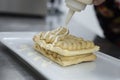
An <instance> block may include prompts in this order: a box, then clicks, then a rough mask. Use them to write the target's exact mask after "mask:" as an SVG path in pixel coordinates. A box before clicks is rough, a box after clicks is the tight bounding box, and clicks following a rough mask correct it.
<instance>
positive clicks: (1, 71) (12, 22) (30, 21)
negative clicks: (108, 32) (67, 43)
mask: <svg viewBox="0 0 120 80" xmlns="http://www.w3.org/2000/svg"><path fill="white" fill-rule="evenodd" d="M62 19H63V17H62V18H61V17H60V16H59V17H57V18H56V17H55V16H49V17H47V18H46V19H40V18H20V17H9V16H7V17H6V16H0V32H21V31H22V32H33V31H34V32H38V31H47V30H52V29H54V28H56V27H57V26H59V25H62V23H63V22H62ZM78 25H79V26H81V27H80V28H79V29H77V26H78ZM70 26H74V27H75V29H74V28H73V29H72V27H70V28H71V32H72V34H74V35H77V36H81V37H84V38H86V39H90V40H91V39H92V40H93V41H94V42H95V43H96V44H98V45H99V46H100V47H101V51H102V52H104V53H106V54H109V55H112V56H114V57H116V58H119V59H120V54H118V53H120V49H119V48H118V47H116V46H115V45H113V44H112V43H110V42H109V41H108V40H106V39H104V38H101V37H99V36H97V35H96V33H94V32H93V31H91V30H90V29H87V28H84V26H83V25H80V23H79V22H75V23H71V24H70ZM91 28H92V27H91ZM80 33H82V34H80ZM9 53H13V52H12V51H11V50H9V49H8V48H7V47H5V46H4V45H3V44H1V43H0V80H45V78H44V77H43V76H42V75H37V73H34V71H33V70H31V69H30V68H28V67H27V66H25V65H24V64H25V63H22V62H21V61H20V60H18V59H17V58H16V57H15V56H13V55H11V54H9Z"/></svg>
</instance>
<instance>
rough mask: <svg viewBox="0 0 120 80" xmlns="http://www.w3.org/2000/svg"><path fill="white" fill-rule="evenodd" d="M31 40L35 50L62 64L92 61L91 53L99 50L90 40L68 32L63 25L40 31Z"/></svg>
mask: <svg viewBox="0 0 120 80" xmlns="http://www.w3.org/2000/svg"><path fill="white" fill-rule="evenodd" d="M33 41H34V43H35V45H34V49H35V50H37V51H38V52H40V53H41V54H43V55H44V56H46V57H47V58H49V59H51V60H52V61H54V62H56V63H58V64H60V65H62V66H69V65H73V64H78V63H81V62H86V61H94V60H95V59H96V56H95V55H94V54H93V53H94V52H96V51H98V50H99V46H96V45H95V44H94V43H93V42H92V41H85V40H84V39H82V38H78V37H76V36H73V35H71V34H69V30H68V29H67V28H65V27H60V28H57V29H55V30H52V31H47V32H40V33H39V34H37V35H35V36H34V37H33Z"/></svg>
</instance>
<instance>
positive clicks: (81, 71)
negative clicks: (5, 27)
mask: <svg viewBox="0 0 120 80" xmlns="http://www.w3.org/2000/svg"><path fill="white" fill-rule="evenodd" d="M34 34H35V32H28V33H26V32H23V33H19V32H14V33H0V38H1V42H2V43H3V44H4V45H5V46H7V47H8V48H9V49H11V50H13V51H14V52H15V53H13V54H17V55H18V56H19V57H20V58H22V59H23V60H25V61H26V62H27V63H28V64H30V65H31V66H32V67H33V68H34V69H36V70H37V71H38V72H39V73H41V74H43V75H44V76H45V77H46V78H47V79H49V80H120V61H119V60H118V59H116V58H113V57H111V56H108V55H105V54H103V53H101V52H98V53H96V55H97V60H96V61H94V62H87V63H82V64H77V65H72V66H69V67H62V66H59V65H58V64H56V63H54V62H52V61H51V60H49V59H47V58H46V57H44V56H43V55H41V54H40V53H38V52H36V51H35V50H34V49H33V44H34V43H33V41H32V37H33V35H34Z"/></svg>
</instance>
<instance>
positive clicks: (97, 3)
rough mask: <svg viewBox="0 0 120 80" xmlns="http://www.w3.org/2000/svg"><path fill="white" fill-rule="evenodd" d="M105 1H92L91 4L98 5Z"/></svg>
mask: <svg viewBox="0 0 120 80" xmlns="http://www.w3.org/2000/svg"><path fill="white" fill-rule="evenodd" d="M105 1H106V0H93V4H94V5H100V4H102V3H103V2H105Z"/></svg>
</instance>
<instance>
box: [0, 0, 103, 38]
mask: <svg viewBox="0 0 120 80" xmlns="http://www.w3.org/2000/svg"><path fill="white" fill-rule="evenodd" d="M67 10H68V9H67V7H66V5H65V2H64V0H0V31H2V32H3V31H39V30H41V28H42V29H45V30H46V28H47V29H52V28H54V27H59V26H61V25H64V20H65V16H66V14H67ZM73 21H74V22H75V23H77V24H74V26H78V28H80V25H83V26H84V27H87V28H89V29H90V30H92V31H94V32H95V33H96V34H98V35H100V36H102V37H103V34H102V30H101V29H100V27H99V24H98V22H97V19H96V17H95V13H94V10H93V7H92V6H88V7H87V8H86V10H85V11H83V12H81V13H76V15H74V17H73V19H72V20H71V23H70V24H72V22H73ZM91 23H92V24H91ZM93 23H94V24H93ZM70 26H71V25H70ZM74 26H73V27H74Z"/></svg>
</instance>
